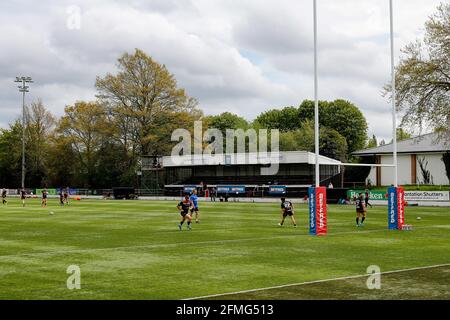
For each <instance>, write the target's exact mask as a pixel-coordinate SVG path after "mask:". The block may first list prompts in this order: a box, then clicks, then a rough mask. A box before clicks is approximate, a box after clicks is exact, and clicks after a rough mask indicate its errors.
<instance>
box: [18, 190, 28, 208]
mask: <svg viewBox="0 0 450 320" xmlns="http://www.w3.org/2000/svg"><path fill="white" fill-rule="evenodd" d="M26 198H27V193H26V192H25V189H21V190H20V199H22V206H23V207H25V199H26Z"/></svg>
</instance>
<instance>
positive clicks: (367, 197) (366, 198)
mask: <svg viewBox="0 0 450 320" xmlns="http://www.w3.org/2000/svg"><path fill="white" fill-rule="evenodd" d="M364 204H365V205H366V209H367V206H370V207H371V208H372V205H371V204H370V203H369V190H366V193H365V195H364Z"/></svg>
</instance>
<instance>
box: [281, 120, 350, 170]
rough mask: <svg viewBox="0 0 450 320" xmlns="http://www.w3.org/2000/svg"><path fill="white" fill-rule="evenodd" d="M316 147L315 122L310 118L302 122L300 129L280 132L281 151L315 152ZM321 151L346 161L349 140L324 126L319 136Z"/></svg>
mask: <svg viewBox="0 0 450 320" xmlns="http://www.w3.org/2000/svg"><path fill="white" fill-rule="evenodd" d="M314 149H315V148H314V123H313V122H312V121H310V120H307V121H305V122H304V123H302V124H301V126H300V128H299V129H298V130H295V131H288V132H282V133H281V134H280V150H281V151H295V150H303V151H310V152H314ZM319 152H320V154H321V155H324V156H326V157H330V158H333V159H338V160H341V161H346V160H347V142H346V141H345V138H344V137H343V136H342V135H340V134H339V132H337V131H336V130H334V129H330V128H327V127H322V128H321V129H320V137H319Z"/></svg>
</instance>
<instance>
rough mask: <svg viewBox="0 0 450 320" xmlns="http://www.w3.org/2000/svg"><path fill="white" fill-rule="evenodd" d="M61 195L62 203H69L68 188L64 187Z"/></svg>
mask: <svg viewBox="0 0 450 320" xmlns="http://www.w3.org/2000/svg"><path fill="white" fill-rule="evenodd" d="M63 197H64V203H65V204H69V188H66V189H64V191H63Z"/></svg>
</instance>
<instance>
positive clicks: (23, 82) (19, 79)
mask: <svg viewBox="0 0 450 320" xmlns="http://www.w3.org/2000/svg"><path fill="white" fill-rule="evenodd" d="M14 82H18V83H21V84H20V85H19V86H18V88H19V92H22V189H23V188H25V93H26V92H29V90H28V89H29V88H30V87H29V86H27V83H32V82H33V80H32V79H31V77H23V76H22V77H16V80H15V81H14Z"/></svg>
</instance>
